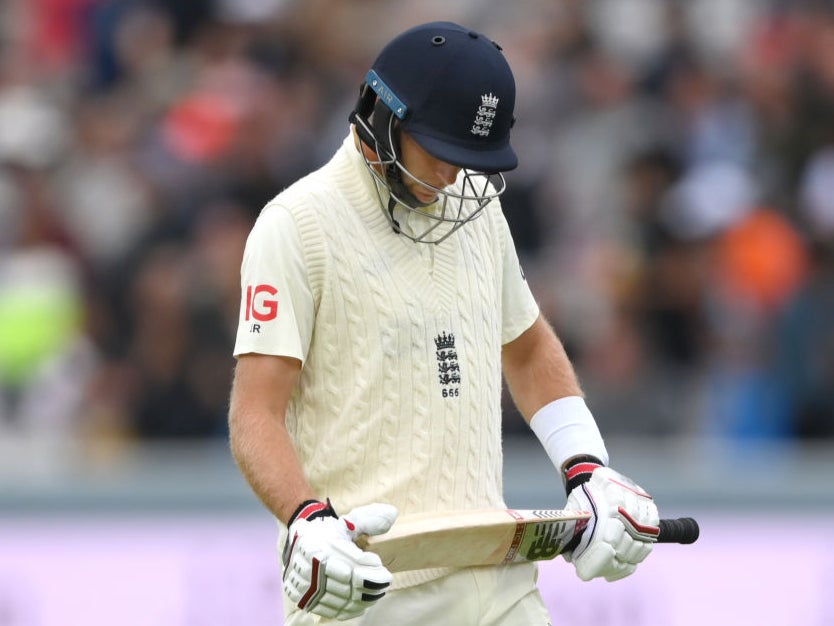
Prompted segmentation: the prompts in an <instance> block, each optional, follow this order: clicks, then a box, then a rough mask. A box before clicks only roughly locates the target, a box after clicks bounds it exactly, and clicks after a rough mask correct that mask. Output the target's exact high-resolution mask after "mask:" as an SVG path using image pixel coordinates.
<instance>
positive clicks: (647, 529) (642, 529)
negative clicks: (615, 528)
mask: <svg viewBox="0 0 834 626" xmlns="http://www.w3.org/2000/svg"><path fill="white" fill-rule="evenodd" d="M617 511H618V512H619V513H620V515H621V516H622V517H623V518H624V519H625V520H626V521H627V522H628V523H629V524H630V525H631V527H632V528H634V529H635V530H636V531H637V532H638V533H640V534H643V535H650V536H652V537H657V536H658V535H659V534H660V528H658V527H657V526H645V525H643V524H638V523H637V522H636V521H634V518H633V517H631V515H629V513H628V511H626V510H625V509H624V508H623V507H622V506H620V507H618V508H617Z"/></svg>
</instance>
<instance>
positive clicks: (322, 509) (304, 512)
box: [287, 498, 339, 526]
mask: <svg viewBox="0 0 834 626" xmlns="http://www.w3.org/2000/svg"><path fill="white" fill-rule="evenodd" d="M322 517H339V516H338V515H337V514H336V511H335V510H333V505H332V504H330V498H328V499H327V502H321V501H320V500H305V501H304V502H302V503H301V504H299V505H298V507H297V508H296V509H295V512H294V513H293V514H292V516H291V517H290V519H289V521H288V522H287V526H291V525H292V523H293V522H295V521H296V520H299V519H306V520H308V521H310V520H314V519H319V518H322Z"/></svg>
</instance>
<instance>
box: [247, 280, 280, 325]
mask: <svg viewBox="0 0 834 626" xmlns="http://www.w3.org/2000/svg"><path fill="white" fill-rule="evenodd" d="M277 294H278V290H277V289H276V288H275V287H273V286H272V285H256V286H254V287H253V286H252V285H249V286H248V287H246V312H245V316H244V319H245V320H246V321H247V322H248V321H250V320H253V319H254V320H257V321H259V322H269V321H270V320H274V319H275V318H276V317H278V300H277V299H276V298H275V297H274V296H276V295H277ZM260 331H261V326H260V324H252V328H251V329H250V332H253V333H259V332H260Z"/></svg>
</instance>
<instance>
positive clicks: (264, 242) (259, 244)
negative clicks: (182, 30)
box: [234, 205, 315, 363]
mask: <svg viewBox="0 0 834 626" xmlns="http://www.w3.org/2000/svg"><path fill="white" fill-rule="evenodd" d="M240 286H241V300H240V314H239V318H238V327H237V337H236V340H235V347H234V356H236V357H237V356H239V355H241V354H247V353H257V354H271V355H277V356H288V357H293V358H296V359H299V360H300V361H301V362H302V363H303V362H304V361H305V359H306V358H307V353H308V351H309V347H310V339H311V336H312V328H313V318H314V312H315V304H314V300H313V294H312V291H311V289H310V282H309V279H308V275H307V269H306V266H305V263H304V254H303V251H302V248H301V240H300V238H299V235H298V229H297V227H296V224H295V221H294V220H293V218H292V216H291V215H290V213H289V212H288V211H287V210H286V209H285V208H283V207H281V206H280V205H267V206H266V207H265V208H264V210H263V211H262V212H261V214H260V215H259V216H258V219H257V221H256V222H255V225H254V226H253V228H252V231H251V232H250V233H249V237H248V239H247V240H246V248H245V250H244V253H243V262H242V263H241V270H240Z"/></svg>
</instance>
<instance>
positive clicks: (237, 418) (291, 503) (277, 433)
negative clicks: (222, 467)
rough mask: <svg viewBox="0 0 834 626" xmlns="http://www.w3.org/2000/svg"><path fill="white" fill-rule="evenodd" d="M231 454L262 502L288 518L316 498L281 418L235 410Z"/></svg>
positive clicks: (280, 517) (230, 420)
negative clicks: (279, 419) (305, 502)
mask: <svg viewBox="0 0 834 626" xmlns="http://www.w3.org/2000/svg"><path fill="white" fill-rule="evenodd" d="M229 434H230V443H231V450H232V455H233V456H234V458H235V461H236V462H237V464H238V467H239V468H240V470H241V472H242V473H243V475H244V477H245V478H246V480H247V482H248V483H249V485H250V486H251V488H252V490H253V491H254V492H255V494H256V495H257V496H258V498H260V500H261V502H263V504H264V505H265V506H266V507H267V508H268V509H269V510H270V511H271V512H272V513H273V514H274V515H275V516H276V517H277V518H278V519H280V520H281V521H283V522H286V521H287V520H288V519H289V518H290V516H291V515H292V513H293V511H295V509H296V507H297V506H298V505H299V503H301V502H303V501H304V500H308V499H312V498H315V497H316V496H315V495H314V493H313V490H312V488H311V487H310V485H309V484H308V482H307V480H306V478H305V477H304V472H303V470H302V468H301V463H300V462H299V460H298V456H297V455H296V452H295V448H294V447H293V445H292V440H291V439H290V436H289V433H287V430H286V428H285V427H284V425H283V423H282V422H281V421H278V420H276V419H275V418H274V417H273V416H266V415H258V414H252V413H249V414H246V412H242V411H235V410H234V408H233V410H232V411H231V413H230V416H229Z"/></svg>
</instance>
